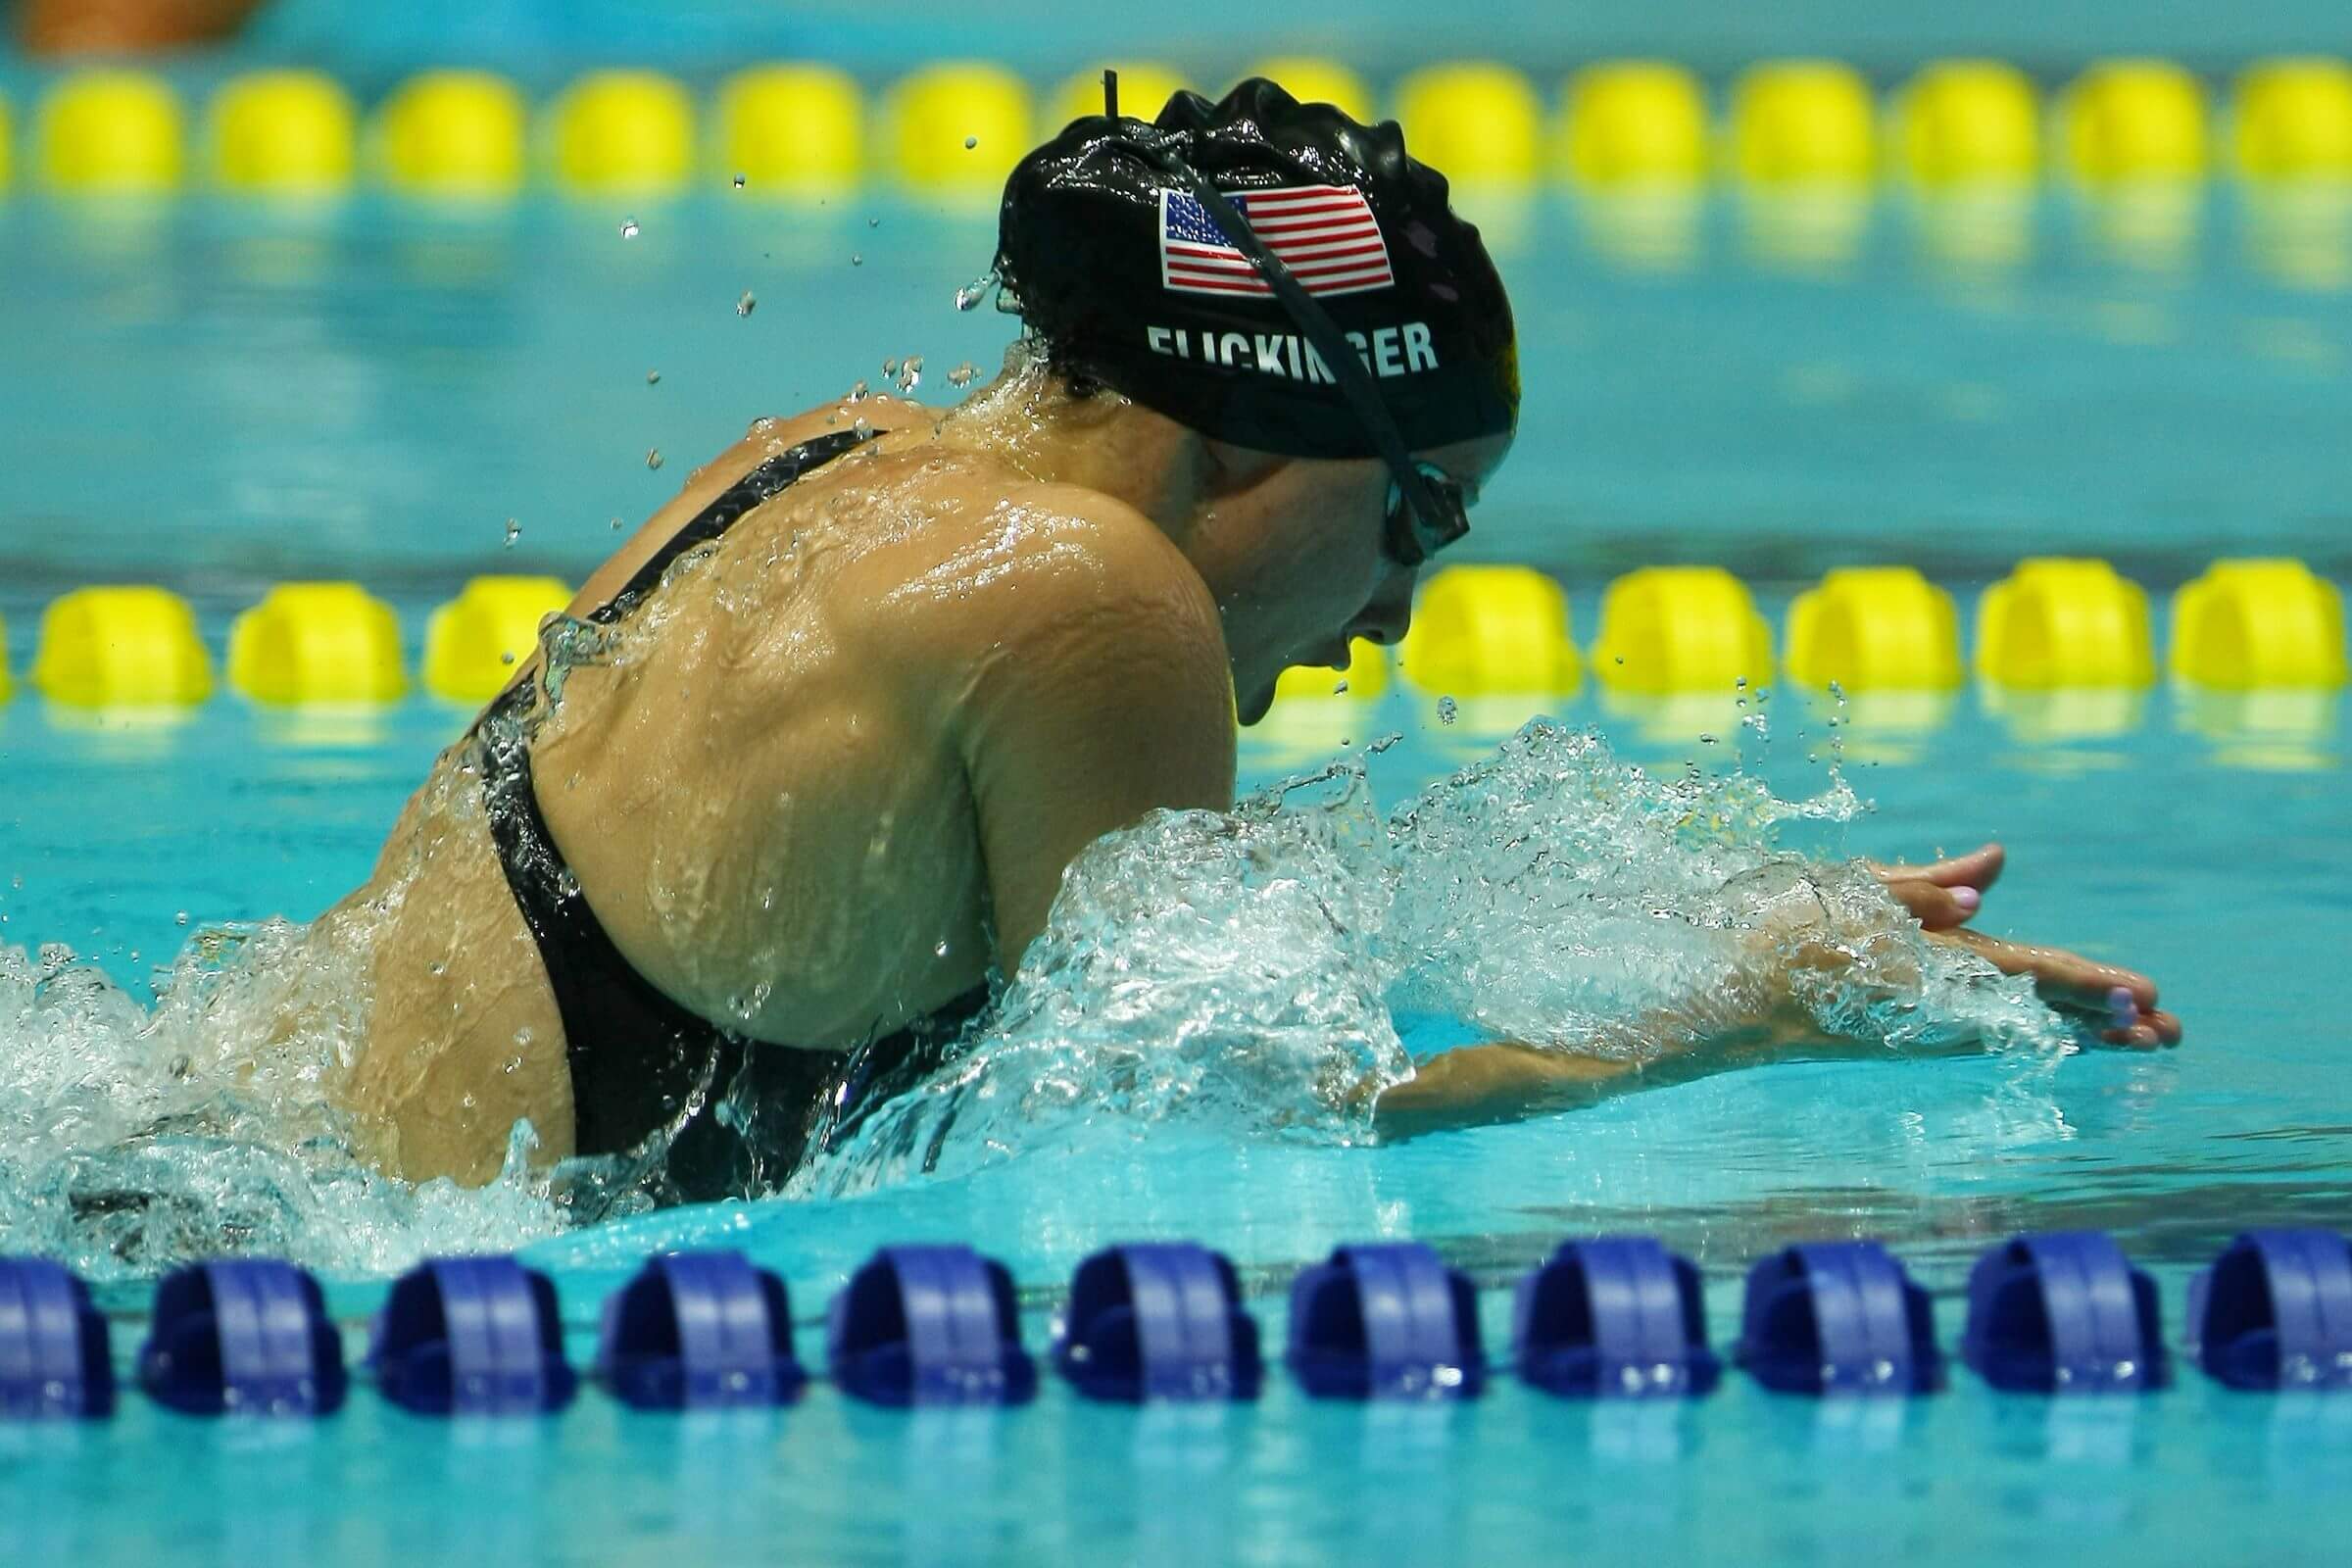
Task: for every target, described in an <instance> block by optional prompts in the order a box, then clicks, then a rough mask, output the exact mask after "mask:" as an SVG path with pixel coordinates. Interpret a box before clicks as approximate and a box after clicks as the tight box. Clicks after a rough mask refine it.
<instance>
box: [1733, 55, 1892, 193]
mask: <svg viewBox="0 0 2352 1568" xmlns="http://www.w3.org/2000/svg"><path fill="white" fill-rule="evenodd" d="M1874 113H1875V111H1874V108H1873V106H1872V103H1871V96H1870V84H1869V83H1868V82H1866V81H1864V80H1863V79H1862V75H1861V73H1859V72H1857V71H1855V70H1854V69H1853V67H1851V66H1845V65H1840V64H1838V62H1836V61H1832V60H1774V61H1767V62H1765V63H1764V64H1762V65H1758V66H1752V67H1750V68H1749V69H1748V71H1747V72H1746V73H1745V74H1743V75H1742V76H1740V79H1739V81H1738V82H1737V83H1736V84H1735V85H1734V86H1733V88H1732V126H1731V135H1732V166H1733V168H1735V169H1737V170H1738V171H1739V172H1740V177H1741V178H1743V179H1748V180H1752V181H1754V182H1756V183H1758V184H1766V185H1779V184H1797V183H1847V184H1851V183H1856V182H1859V181H1862V180H1866V179H1868V178H1869V177H1870V175H1871V170H1872V168H1873V166H1874V164H1875V163H1876V161H1877V148H1876V145H1875V133H1874V130H1873V127H1872V119H1873V115H1874Z"/></svg>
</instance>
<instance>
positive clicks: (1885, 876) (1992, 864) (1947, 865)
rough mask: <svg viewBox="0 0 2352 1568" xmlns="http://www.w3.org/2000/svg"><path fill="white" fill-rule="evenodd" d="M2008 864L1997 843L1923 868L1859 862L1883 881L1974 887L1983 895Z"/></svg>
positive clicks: (1899, 862)
mask: <svg viewBox="0 0 2352 1568" xmlns="http://www.w3.org/2000/svg"><path fill="white" fill-rule="evenodd" d="M2008 862H2009V852H2008V851H2006V850H2004V849H2002V848H2001V847H2000V846H1999V845H1998V844H1987V845H1985V846H1983V847H1982V848H1980V849H1974V850H1971V851H1969V852H1968V853H1967V854H1966V855H1955V856H1952V857H1950V858H1947V859H1941V860H1936V861H1933V862H1931V863H1929V864H1927V865H1907V864H1905V863H1904V862H1902V861H1900V860H1897V861H1896V862H1894V863H1893V864H1892V865H1883V864H1881V863H1880V862H1879V861H1877V860H1865V861H1863V862H1862V863H1863V864H1864V865H1867V866H1869V867H1870V868H1871V870H1873V871H1875V872H1877V873H1878V875H1879V877H1880V879H1881V880H1883V881H1887V882H1890V883H1891V882H1896V881H1903V882H1931V883H1934V884H1935V885H1936V887H1939V888H1974V889H1975V890H1976V891H1977V892H1978V893H1979V894H1983V893H1984V892H1985V890H1986V889H1988V888H1990V887H1991V886H1992V885H1993V884H1994V883H1995V882H1998V881H1999V880H2000V879H2001V868H2002V867H2003V866H2004V865H2006V864H2008Z"/></svg>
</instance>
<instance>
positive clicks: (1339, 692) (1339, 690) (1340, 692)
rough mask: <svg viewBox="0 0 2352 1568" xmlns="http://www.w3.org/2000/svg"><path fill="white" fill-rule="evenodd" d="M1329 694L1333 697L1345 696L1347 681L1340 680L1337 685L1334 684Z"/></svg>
mask: <svg viewBox="0 0 2352 1568" xmlns="http://www.w3.org/2000/svg"><path fill="white" fill-rule="evenodd" d="M1331 695H1332V696H1334V697H1345V696H1347V695H1348V683H1347V682H1346V681H1342V682H1340V683H1339V684H1338V685H1337V686H1334V687H1333V688H1332V689H1331Z"/></svg>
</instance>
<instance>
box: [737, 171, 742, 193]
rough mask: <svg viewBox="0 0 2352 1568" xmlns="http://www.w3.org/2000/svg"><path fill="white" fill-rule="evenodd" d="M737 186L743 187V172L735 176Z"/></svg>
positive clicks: (738, 188) (739, 188)
mask: <svg viewBox="0 0 2352 1568" xmlns="http://www.w3.org/2000/svg"><path fill="white" fill-rule="evenodd" d="M735 188H736V189H737V190H741V189H743V176H742V175H741V174H737V175H736V176H735Z"/></svg>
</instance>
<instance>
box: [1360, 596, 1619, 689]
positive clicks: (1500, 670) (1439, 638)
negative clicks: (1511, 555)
mask: <svg viewBox="0 0 2352 1568" xmlns="http://www.w3.org/2000/svg"><path fill="white" fill-rule="evenodd" d="M1397 668H1398V669H1399V670H1400V671H1402V672H1403V675H1404V678H1405V679H1406V680H1409V681H1411V682H1412V683H1413V685H1414V686H1416V687H1418V688H1419V689H1420V690H1422V691H1424V692H1427V693H1429V694H1430V695H1432V696H1437V697H1458V698H1471V697H1493V696H1525V695H1534V696H1546V697H1551V696H1566V695H1567V694H1569V693H1571V692H1573V691H1575V690H1576V689H1577V687H1578V686H1579V685H1580V684H1582V682H1583V680H1584V670H1583V667H1582V665H1581V664H1580V662H1578V660H1577V657H1576V644H1575V642H1574V641H1573V640H1571V638H1570V635H1569V624H1568V596H1567V595H1566V594H1564V593H1563V592H1561V590H1560V585H1559V584H1558V583H1556V582H1554V581H1552V580H1551V579H1550V578H1549V577H1546V576H1545V575H1544V573H1542V572H1540V571H1537V570H1535V569H1534V568H1533V567H1530V566H1447V567H1446V568H1444V569H1443V570H1441V571H1439V572H1437V573H1436V574H1435V575H1434V576H1432V577H1431V578H1430V579H1429V581H1428V583H1427V584H1426V585H1425V586H1424V587H1423V588H1422V590H1421V598H1420V601H1419V603H1418V604H1416V605H1415V606H1414V608H1413V625H1412V629H1411V630H1410V631H1408V632H1407V633H1405V638H1404V642H1403V644H1402V645H1401V646H1400V647H1399V648H1398V649H1397Z"/></svg>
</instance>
